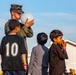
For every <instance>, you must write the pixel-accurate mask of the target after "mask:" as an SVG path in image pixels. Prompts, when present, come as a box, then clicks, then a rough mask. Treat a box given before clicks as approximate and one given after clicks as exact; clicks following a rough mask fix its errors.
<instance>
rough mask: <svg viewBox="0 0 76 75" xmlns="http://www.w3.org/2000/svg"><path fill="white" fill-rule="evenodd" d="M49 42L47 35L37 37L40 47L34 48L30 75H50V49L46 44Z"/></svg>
mask: <svg viewBox="0 0 76 75" xmlns="http://www.w3.org/2000/svg"><path fill="white" fill-rule="evenodd" d="M47 40H48V36H47V34H46V33H44V32H42V33H39V34H38V35H37V43H38V45H37V46H35V47H33V49H32V53H31V58H30V63H29V69H28V75H48V73H47V70H48V51H49V50H48V48H47V47H46V46H45V43H46V42H47Z"/></svg>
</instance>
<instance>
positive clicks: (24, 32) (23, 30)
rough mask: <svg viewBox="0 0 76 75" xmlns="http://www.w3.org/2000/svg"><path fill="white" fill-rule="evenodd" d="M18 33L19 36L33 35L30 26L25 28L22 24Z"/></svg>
mask: <svg viewBox="0 0 76 75" xmlns="http://www.w3.org/2000/svg"><path fill="white" fill-rule="evenodd" d="M18 35H20V36H22V37H32V36H33V30H32V28H31V27H28V28H27V27H25V26H23V27H22V28H21V29H20V31H19V33H18Z"/></svg>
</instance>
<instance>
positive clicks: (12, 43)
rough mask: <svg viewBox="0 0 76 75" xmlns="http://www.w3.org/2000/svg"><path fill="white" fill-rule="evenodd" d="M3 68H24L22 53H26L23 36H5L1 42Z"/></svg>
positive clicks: (0, 51)
mask: <svg viewBox="0 0 76 75" xmlns="http://www.w3.org/2000/svg"><path fill="white" fill-rule="evenodd" d="M0 53H1V55H2V64H1V65H2V70H23V62H22V58H21V55H22V54H26V48H25V45H24V41H23V38H22V37H20V36H18V35H7V36H4V37H3V39H2V42H1V50H0Z"/></svg>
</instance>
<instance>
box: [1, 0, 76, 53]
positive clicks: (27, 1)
mask: <svg viewBox="0 0 76 75" xmlns="http://www.w3.org/2000/svg"><path fill="white" fill-rule="evenodd" d="M11 4H20V5H23V7H22V9H23V10H24V12H25V13H31V14H32V15H33V17H34V25H33V26H32V29H33V32H34V36H33V37H32V38H27V44H28V50H29V53H30V52H31V51H32V48H33V47H34V46H36V45H37V43H36V36H37V34H38V33H40V32H45V33H47V35H48V41H47V43H46V46H47V47H48V46H50V39H49V34H50V32H51V31H52V30H54V29H59V30H61V31H62V32H63V34H64V35H63V39H64V40H66V39H68V40H71V41H73V42H76V0H1V1H0V41H1V39H2V37H3V36H4V35H5V34H4V26H5V23H6V22H7V20H8V19H10V17H11V16H10V12H9V9H10V5H11Z"/></svg>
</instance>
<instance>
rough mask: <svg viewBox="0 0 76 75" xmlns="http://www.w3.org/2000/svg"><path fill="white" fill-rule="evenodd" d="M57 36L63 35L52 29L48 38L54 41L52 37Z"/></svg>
mask: <svg viewBox="0 0 76 75" xmlns="http://www.w3.org/2000/svg"><path fill="white" fill-rule="evenodd" d="M58 36H63V33H62V32H61V31H60V30H53V31H51V32H50V39H51V40H52V41H54V40H53V39H54V38H57V37H58Z"/></svg>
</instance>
